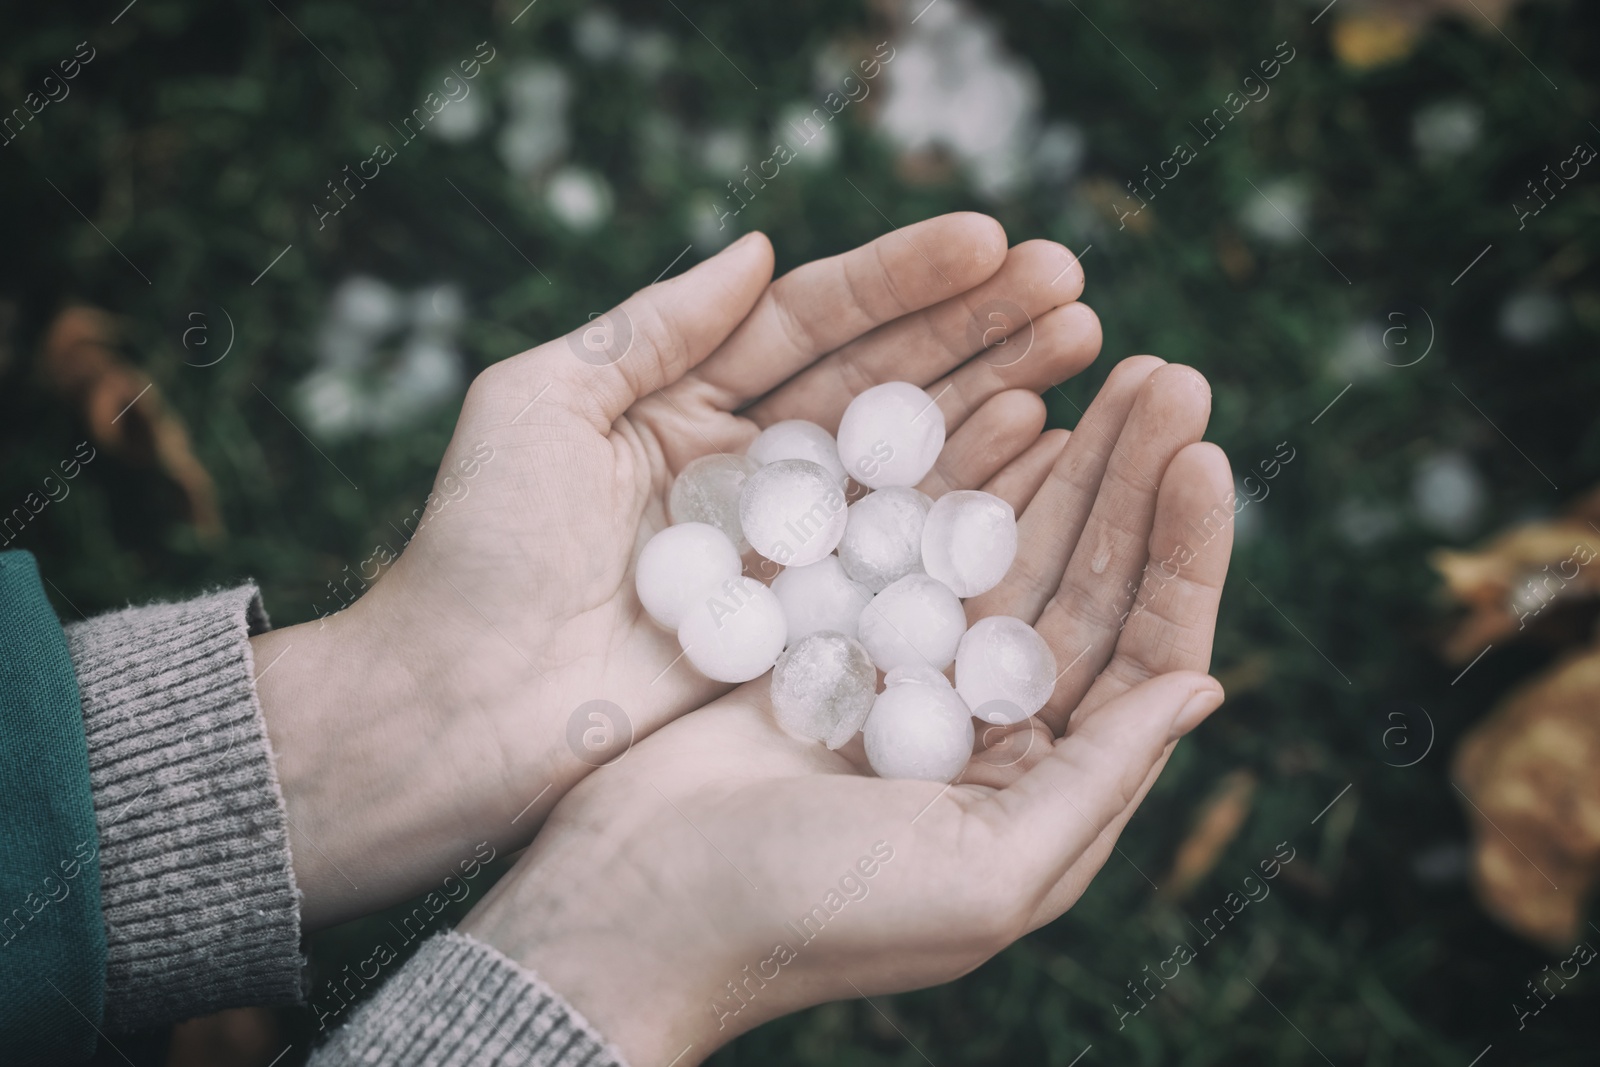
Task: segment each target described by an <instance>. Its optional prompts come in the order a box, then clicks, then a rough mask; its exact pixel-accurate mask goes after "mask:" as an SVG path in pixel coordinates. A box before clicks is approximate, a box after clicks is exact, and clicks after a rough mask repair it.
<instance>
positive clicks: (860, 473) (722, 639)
mask: <svg viewBox="0 0 1600 1067" xmlns="http://www.w3.org/2000/svg"><path fill="white" fill-rule="evenodd" d="M943 447H944V417H943V415H942V414H941V413H940V412H939V410H938V408H937V407H935V406H934V401H933V398H932V397H930V396H929V395H928V394H927V393H926V392H924V391H923V390H921V389H919V388H917V387H916V386H914V385H911V384H909V383H907V382H886V383H885V384H883V385H877V386H874V387H872V388H871V389H868V390H867V391H866V392H864V393H862V394H861V395H860V396H857V397H856V398H855V399H854V400H852V401H851V402H850V406H849V407H848V408H847V409H846V410H845V413H844V418H843V419H842V420H841V421H840V423H839V437H838V440H837V441H835V439H834V438H833V436H832V435H830V434H829V433H828V431H826V430H824V429H823V428H822V427H821V426H818V425H817V424H815V423H812V422H806V421H803V420H799V419H794V420H789V421H787V422H780V423H776V424H775V425H772V426H769V427H768V428H767V429H766V430H765V431H763V432H762V433H761V435H760V436H759V437H757V438H756V440H755V442H754V443H753V444H751V446H750V449H749V452H748V454H746V455H744V456H728V455H715V456H705V457H702V458H700V459H697V460H695V461H694V462H692V463H690V464H689V465H688V466H686V467H685V468H684V469H683V471H682V473H680V474H679V475H678V478H677V480H676V481H675V482H674V483H673V485H672V493H671V496H670V498H669V500H668V507H669V510H670V512H671V515H672V520H673V522H674V524H675V525H672V526H669V527H667V528H666V529H665V530H662V531H661V532H660V533H658V534H656V535H655V536H654V537H652V538H651V539H650V541H649V542H648V543H647V544H646V545H645V546H644V550H643V551H642V552H641V553H640V555H639V562H638V566H637V570H636V577H635V580H636V583H637V588H638V592H639V600H640V602H641V603H642V604H643V605H644V608H645V610H646V611H647V612H649V613H650V617H651V618H653V619H655V621H656V622H658V623H660V624H661V625H662V626H665V627H668V628H669V629H673V630H676V631H677V634H678V643H679V644H680V645H681V646H682V647H683V653H684V656H685V657H686V658H687V659H688V660H689V662H690V663H692V664H694V666H695V667H696V668H697V669H698V670H699V671H700V672H701V673H702V674H704V675H706V676H707V677H709V678H713V679H715V680H717V681H721V682H746V681H749V680H751V679H753V678H758V677H760V676H761V675H762V674H764V673H766V672H767V671H768V670H771V671H772V706H773V710H774V711H775V712H776V714H777V718H778V722H779V724H780V725H781V726H782V727H783V728H784V729H785V730H787V731H788V732H789V733H791V734H794V735H796V736H798V737H803V738H807V739H810V740H814V741H820V742H822V743H824V744H826V745H827V746H828V747H829V748H830V749H837V748H839V747H840V746H842V745H844V744H845V743H846V742H848V741H849V740H850V739H851V738H852V737H854V736H855V734H856V732H857V731H863V732H864V733H865V735H866V736H865V741H866V751H867V761H868V762H869V763H870V764H871V765H872V769H873V770H874V771H876V772H877V773H878V774H879V775H881V776H882V777H885V778H923V779H931V780H934V781H944V782H948V781H950V780H952V779H953V778H955V776H956V775H957V774H959V773H960V772H961V769H962V768H963V767H965V766H966V765H967V761H968V760H969V759H970V758H971V756H972V749H973V739H974V728H973V718H974V717H977V718H979V719H982V720H983V721H985V722H989V723H995V724H999V725H1009V724H1012V723H1018V722H1021V721H1022V720H1023V719H1026V718H1027V717H1028V716H1030V715H1032V714H1034V713H1035V712H1037V711H1038V710H1039V709H1040V708H1042V707H1043V706H1044V704H1045V701H1046V700H1048V699H1049V698H1050V693H1051V691H1052V690H1053V689H1054V688H1055V678H1056V664H1055V656H1054V655H1053V654H1052V653H1051V651H1050V647H1049V646H1048V645H1047V644H1045V641H1044V639H1043V638H1041V637H1040V636H1039V635H1038V634H1037V633H1036V632H1035V631H1034V629H1033V627H1031V626H1029V625H1028V624H1027V623H1025V622H1023V621H1022V620H1021V619H1016V618H1011V617H1009V616H1004V615H993V616H990V617H988V618H985V619H983V620H981V621H979V622H978V623H977V624H976V625H974V626H972V627H971V628H968V626H967V616H966V611H965V609H964V608H963V607H962V605H961V600H962V598H964V597H974V596H977V595H979V594H980V593H985V592H987V591H988V590H990V589H993V588H994V587H995V586H997V585H999V584H1000V581H1001V579H1002V578H1004V577H1005V575H1006V571H1007V570H1008V569H1010V567H1011V562H1012V560H1013V559H1014V558H1015V557H1016V554H1017V522H1016V516H1015V515H1014V514H1013V512H1012V509H1011V505H1009V504H1007V503H1006V502H1005V501H1004V500H1001V499H1000V498H999V497H997V496H994V495H992V494H990V493H982V492H977V491H973V490H965V489H963V490H957V491H955V492H951V493H946V494H945V495H944V496H942V497H940V498H939V499H938V500H932V499H929V498H928V497H927V496H926V495H924V494H923V493H920V492H918V491H917V490H916V489H914V488H912V486H914V485H916V484H917V483H918V482H920V481H922V479H923V478H924V477H925V476H926V475H927V473H928V471H930V470H931V469H932V468H933V465H934V462H935V461H936V460H937V459H938V458H939V451H940V449H942V448H943ZM852 477H853V478H854V479H855V480H856V481H857V482H858V483H860V484H861V485H862V486H864V487H866V488H867V489H869V490H871V491H870V492H868V493H867V494H866V495H865V496H862V497H861V498H860V499H858V500H856V501H855V503H853V504H848V505H847V502H846V496H845V493H846V489H847V487H848V484H849V480H850V478H852ZM751 550H754V551H755V552H756V553H759V554H760V555H761V556H763V557H765V558H766V559H767V560H770V561H771V562H772V563H776V564H780V565H781V566H782V568H783V570H782V572H781V573H779V574H778V575H777V577H776V578H775V579H773V582H772V585H771V587H770V588H769V587H767V586H765V585H763V584H762V583H761V582H759V581H757V580H756V579H755V578H753V577H750V576H748V575H745V574H744V573H743V571H744V565H743V556H744V554H745V553H747V552H749V551H751ZM769 569H770V568H766V567H763V568H762V570H763V571H765V570H769ZM952 665H954V667H955V684H954V686H952V685H951V683H950V680H949V678H948V677H947V674H946V672H947V671H949V669H950V668H951V666H952ZM880 671H882V672H883V674H884V677H883V685H884V688H883V690H882V691H881V692H880V691H879V689H878V673H879V672H880Z"/></svg>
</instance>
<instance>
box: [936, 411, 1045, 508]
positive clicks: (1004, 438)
mask: <svg viewBox="0 0 1600 1067" xmlns="http://www.w3.org/2000/svg"><path fill="white" fill-rule="evenodd" d="M1045 414H1046V412H1045V407H1044V401H1043V400H1040V399H1039V394H1038V393H1030V392H1028V391H1027V390H1026V389H1011V390H1007V391H1006V392H1003V393H999V394H996V395H995V396H993V397H990V398H989V401H988V403H986V404H984V405H983V407H981V408H980V409H978V411H977V412H976V413H975V414H974V415H973V416H972V418H970V419H968V420H967V421H966V422H965V423H964V424H963V425H962V426H961V428H960V429H959V430H957V431H956V432H955V434H954V435H952V436H951V438H950V440H949V441H947V442H946V443H945V446H944V449H943V450H942V451H941V452H940V453H939V458H938V459H937V460H936V461H934V464H933V470H931V471H929V472H928V476H927V477H926V478H924V479H923V480H922V483H921V484H920V485H918V486H917V488H918V489H920V490H922V491H923V492H924V493H927V494H928V495H929V496H931V497H933V498H934V499H935V500H937V499H938V498H939V497H941V496H943V495H944V494H946V493H948V492H950V491H951V490H952V489H976V488H977V487H978V486H980V485H982V484H983V483H984V482H986V481H988V480H989V479H990V478H993V477H994V476H995V475H996V474H997V473H998V472H999V471H1000V470H1001V469H1002V468H1003V467H1005V465H1006V464H1007V463H1010V462H1011V461H1012V460H1013V459H1016V458H1018V457H1020V456H1021V455H1022V454H1023V453H1024V452H1025V451H1026V450H1027V448H1028V446H1029V445H1030V444H1032V443H1033V442H1034V441H1036V440H1038V437H1039V432H1040V431H1041V430H1043V429H1044V420H1045Z"/></svg>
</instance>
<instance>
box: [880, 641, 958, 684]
mask: <svg viewBox="0 0 1600 1067" xmlns="http://www.w3.org/2000/svg"><path fill="white" fill-rule="evenodd" d="M959 651H960V650H959V649H957V652H958V654H959ZM883 684H884V686H885V687H886V688H887V687H889V686H896V685H936V686H939V687H941V688H944V689H949V688H951V685H950V679H948V678H946V677H945V676H944V674H943V673H941V672H939V671H936V670H934V669H933V668H932V667H917V666H911V665H907V666H904V667H896V668H895V669H894V670H892V671H890V672H888V673H887V674H885V675H884V676H883Z"/></svg>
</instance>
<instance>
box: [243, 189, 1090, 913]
mask: <svg viewBox="0 0 1600 1067" xmlns="http://www.w3.org/2000/svg"><path fill="white" fill-rule="evenodd" d="M772 262H773V252H772V249H771V246H770V244H769V243H768V242H767V240H766V238H765V237H764V236H762V235H760V234H752V235H750V236H749V237H747V238H745V239H744V240H742V241H740V242H738V243H736V244H734V245H733V246H730V247H729V248H728V249H725V250H724V251H723V252H722V253H721V254H719V255H717V256H714V257H712V258H711V259H709V260H707V261H705V262H703V263H701V264H700V265H698V266H697V267H695V268H693V269H692V270H689V271H687V272H686V273H685V274H683V275H681V276H679V277H676V278H673V279H669V280H667V281H664V282H661V283H658V284H656V285H653V286H651V287H649V288H648V289H645V290H642V291H641V292H639V293H637V294H635V295H634V296H632V297H630V298H629V299H628V300H627V301H625V302H624V303H623V304H622V305H621V308H620V311H614V312H612V313H611V317H612V319H613V321H616V320H619V319H623V318H625V319H626V321H628V322H629V323H631V326H632V336H633V341H632V346H631V348H630V349H628V351H627V354H626V356H625V357H623V358H621V359H620V360H618V361H617V362H615V363H613V364H611V365H609V366H603V367H596V366H593V365H591V364H589V363H586V362H584V361H583V360H580V359H578V358H577V357H576V356H575V355H574V350H573V347H572V346H571V345H570V344H569V338H558V339H556V340H554V341H551V342H549V343H547V344H544V345H541V346H539V347H537V348H534V349H531V350H529V351H527V352H524V353H522V354H521V355H518V356H514V357H512V358H510V359H507V360H505V361H503V362H501V363H499V364H496V365H495V366H493V367H491V368H489V369H488V370H486V371H484V372H483V373H482V374H480V375H479V376H478V378H477V380H476V381H474V383H473V385H472V387H471V389H470V390H469V392H468V395H467V397H466V400H465V403H464V404H463V408H462V412H461V417H460V419H459V421H458V423H457V426H456V431H455V435H454V437H453V439H452V441H451V443H450V445H449V447H448V449H447V451H446V454H445V457H444V461H443V463H442V464H441V467H440V476H439V478H438V479H437V480H436V482H435V486H434V491H435V493H436V494H437V495H438V496H439V497H443V498H448V499H449V501H450V502H449V503H448V504H446V505H445V506H443V507H442V508H438V509H437V510H436V512H435V513H434V514H433V515H432V516H431V517H430V518H428V519H427V521H426V522H425V523H423V524H422V526H421V528H420V529H419V530H418V532H417V533H416V535H415V536H414V537H413V538H412V540H411V541H410V543H409V544H408V545H406V547H405V550H404V552H403V554H402V555H401V556H400V558H399V560H398V561H396V562H394V563H393V564H392V565H390V566H388V567H387V568H386V570H385V571H384V573H383V574H382V575H381V576H380V577H379V578H378V579H377V580H376V582H375V584H373V585H372V586H371V588H370V589H367V590H366V591H365V593H364V595H362V596H361V597H360V599H359V600H357V601H356V602H355V603H354V604H353V605H351V606H350V607H348V608H346V609H345V610H343V611H340V612H338V613H336V614H333V615H330V616H329V617H327V618H325V619H321V620H318V621H314V622H311V623H306V624H303V625H299V626H293V627H289V628H286V629H283V630H275V631H271V632H269V633H266V634H262V635H260V636H257V637H255V638H253V639H252V641H251V644H252V647H253V653H254V658H255V671H256V675H257V689H258V693H259V696H260V701H261V706H262V711H263V715H264V717H265V720H266V724H267V731H268V735H269V737H270V740H271V742H272V748H273V751H274V755H275V757H276V770H277V773H278V777H279V781H280V784H281V786H282V789H283V792H284V796H285V802H286V806H287V810H288V816H289V822H290V838H289V843H290V849H291V853H292V858H293V864H294V871H295V877H296V881H297V883H298V885H299V888H300V889H301V891H302V893H303V907H302V919H303V922H304V924H305V926H306V928H307V929H315V928H317V927H320V926H325V925H328V924H330V923H334V922H338V921H342V920H344V919H347V918H351V917H354V916H357V915H361V914H366V913H368V912H370V911H372V910H375V909H377V908H379V907H382V906H385V905H387V904H391V903H394V902H397V901H400V900H403V899H406V898H407V897H409V896H411V895H414V894H415V893H417V892H420V891H422V890H424V889H425V888H428V887H430V886H432V885H433V884H435V883H436V882H437V879H438V877H439V873H438V872H440V871H449V870H452V869H453V868H454V867H455V865H456V863H457V862H458V861H459V860H460V859H462V857H464V856H470V855H471V854H472V850H473V848H474V847H475V846H476V845H477V844H478V843H479V842H482V841H485V840H487V841H488V842H489V843H491V844H492V845H493V846H494V847H496V848H497V849H498V850H500V851H502V852H504V851H509V850H511V849H514V848H517V847H521V846H522V845H525V844H526V843H527V842H528V840H529V839H530V838H531V837H532V835H533V833H534V831H535V830H537V829H538V828H539V826H540V825H541V823H543V821H544V820H545V818H546V817H547V816H548V815H549V813H550V812H551V811H552V809H553V808H554V807H555V805H556V803H557V802H558V801H559V800H560V799H561V798H562V796H564V795H565V794H566V793H567V792H568V790H570V789H571V788H572V787H573V786H574V785H575V784H576V783H578V782H579V781H580V780H582V779H583V778H584V776H585V775H587V774H589V772H590V771H591V770H592V768H591V767H589V766H588V765H587V764H585V763H584V762H582V761H580V760H579V759H578V758H577V756H576V755H575V754H574V752H573V750H572V749H571V748H570V747H569V745H568V741H567V731H568V722H569V719H570V718H571V717H572V715H573V713H574V711H575V710H576V709H577V708H579V706H580V705H582V704H584V703H586V702H588V701H591V700H596V699H603V700H608V701H612V702H614V703H615V704H617V705H619V706H620V707H621V708H622V709H624V712H625V714H626V715H627V717H628V719H629V722H630V723H631V727H632V736H633V738H634V739H635V740H638V739H640V738H643V737H645V736H646V735H648V734H650V733H651V732H653V731H655V730H657V729H659V728H660V727H662V726H664V725H665V724H667V723H669V722H672V721H673V720H674V719H676V718H678V717H679V716H681V715H683V714H684V713H686V712H688V711H690V710H691V709H694V708H698V707H700V706H701V705H703V704H705V703H706V702H707V701H711V700H714V699H716V698H717V697H719V696H721V695H723V694H724V693H725V692H726V691H727V689H728V687H727V686H725V685H720V684H717V683H712V682H709V681H708V680H706V679H704V678H702V677H700V676H699V675H698V674H697V673H696V672H694V671H693V670H691V669H689V668H688V667H687V666H686V665H684V664H675V662H674V661H676V660H677V658H678V656H679V653H680V651H681V650H680V649H679V647H678V645H677V641H676V640H675V638H674V636H673V635H672V634H670V633H667V632H666V631H664V630H662V629H660V628H658V627H656V626H655V625H654V624H653V623H651V622H650V620H649V619H648V617H647V616H645V614H644V613H643V611H642V610H641V609H640V607H639V604H638V601H637V598H636V596H635V595H634V592H633V587H632V574H631V561H632V560H633V558H634V557H635V556H636V555H637V553H638V550H639V548H640V547H641V546H642V544H643V543H644V541H646V540H647V539H648V538H649V537H650V535H651V534H653V533H654V532H655V531H656V530H658V529H660V528H661V527H662V526H664V525H665V524H666V523H667V521H668V519H667V514H666V507H665V499H666V494H667V491H668V489H669V488H670V486H671V482H672V479H673V477H674V476H675V474H676V473H677V472H678V471H679V470H681V469H682V468H683V466H684V465H685V464H687V463H688V462H689V461H690V460H693V459H695V458H697V457H699V456H702V455H706V454H708V453H711V452H713V451H717V450H721V451H727V452H730V453H732V452H739V451H742V450H743V448H744V447H745V446H746V445H748V443H749V442H750V440H752V439H753V438H754V437H755V435H756V434H757V433H758V432H759V430H760V428H761V427H763V426H766V425H769V424H770V423H772V422H775V421H778V420H780V419H785V418H808V419H812V420H814V421H816V422H819V423H821V424H822V425H824V426H827V427H829V428H830V429H831V428H833V427H834V426H836V425H837V423H838V419H839V415H840V414H841V413H842V411H843V409H844V406H845V404H847V403H848V401H849V399H850V398H851V397H852V396H853V395H854V394H855V393H857V392H859V391H860V390H861V389H863V388H866V387H867V386H868V385H871V384H875V383H876V382H878V381H884V380H891V379H899V380H908V381H912V382H915V383H917V384H919V385H922V386H923V387H924V388H926V389H927V390H928V391H929V392H930V394H931V395H933V396H935V397H936V398H937V401H936V402H937V405H938V408H939V411H940V413H941V414H942V415H943V416H944V418H945V423H946V429H947V433H948V434H949V442H950V443H949V444H948V445H947V447H946V453H947V455H946V456H945V457H942V458H941V461H940V466H939V468H937V469H936V471H935V472H934V474H932V475H930V482H929V483H926V484H927V485H928V487H929V488H930V489H931V490H932V491H936V492H943V491H945V490H947V489H948V488H953V487H967V486H974V485H978V484H981V483H982V482H983V481H984V480H987V479H988V478H989V477H991V476H993V475H994V473H995V472H996V471H998V470H999V469H1000V468H1001V467H1002V466H1003V465H1004V464H1005V463H1006V461H1008V460H1010V459H1011V458H1012V457H1014V456H1016V455H1017V454H1019V453H1022V452H1023V451H1024V450H1025V449H1027V448H1029V446H1030V445H1031V444H1032V443H1033V442H1034V441H1035V440H1036V439H1037V435H1038V433H1039V430H1040V428H1041V427H1042V425H1043V418H1044V410H1043V405H1042V403H1040V402H1039V400H1038V399H1037V397H1036V396H1034V397H1029V396H1027V395H1026V394H1027V393H1037V392H1039V391H1040V390H1042V389H1045V388H1047V387H1048V386H1049V385H1051V384H1054V383H1056V382H1059V381H1061V380H1064V379H1066V378H1068V377H1070V376H1071V375H1073V374H1075V373H1077V372H1078V371H1079V370H1081V369H1082V368H1083V367H1084V366H1086V365H1087V364H1088V363H1089V362H1090V361H1091V360H1092V359H1093V358H1094V355H1095V353H1096V352H1097V351H1098V348H1099V343H1100V331H1099V323H1098V321H1097V320H1096V319H1095V317H1094V314H1093V312H1092V311H1090V310H1089V309H1088V308H1087V307H1085V306H1084V305H1082V304H1079V303H1077V297H1078V295H1079V294H1080V293H1081V291H1082V287H1083V273H1082V271H1081V269H1080V268H1079V266H1078V265H1077V261H1076V257H1074V256H1073V255H1072V254H1071V253H1070V252H1068V251H1067V250H1066V249H1065V248H1063V247H1062V246H1060V245H1057V244H1054V243H1052V242H1048V241H1029V242H1025V243H1023V244H1021V245H1018V246H1017V247H1015V248H1011V249H1009V250H1008V249H1007V248H1006V241H1005V234H1004V232H1003V231H1002V230H1001V228H1000V226H999V224H998V223H996V222H995V221H994V220H993V219H989V218H987V217H984V216H981V215H974V214H955V215H947V216H942V217H940V218H936V219H931V220H928V221H926V222H922V223H918V224H916V225H913V226H909V227H906V228H905V229H902V230H897V231H894V232H893V233H890V234H887V235H885V236H883V237H881V238H879V239H877V240H876V241H873V242H871V243H869V244H867V245H865V246H863V247H862V248H859V249H856V250H854V251H851V252H847V253H844V254H843V255H840V256H835V257H833V258H831V259H826V260H819V261H817V262H814V263H810V264H807V265H805V266H802V267H799V268H797V269H795V270H794V271H791V272H790V273H788V274H787V275H785V276H783V277H782V278H779V279H777V280H776V281H773V280H771V272H772ZM1000 298H1003V299H1005V300H1008V301H1010V302H1011V304H1013V305H1015V306H1017V307H1019V308H1020V309H1021V310H1022V311H1023V312H1024V314H1025V315H1026V316H1027V317H1028V318H1029V319H1030V320H1031V321H1032V324H1033V326H1032V328H1033V334H1034V340H1033V344H1032V347H1031V350H1030V351H1029V352H1028V354H1027V355H1026V357H1025V358H1021V359H1014V357H1012V356H1011V355H1010V354H1009V353H1008V360H1009V362H1007V365H1005V366H993V365H990V364H989V363H987V362H985V361H984V360H983V359H981V358H978V359H974V358H973V356H974V352H973V348H972V342H971V340H970V330H969V327H970V324H971V320H972V319H973V316H974V314H975V313H976V312H977V311H978V309H979V308H980V307H981V306H982V305H983V304H984V303H985V302H986V301H989V300H993V299H1000ZM1017 325H1019V326H1022V325H1025V324H1023V323H1018V324H1017ZM841 382H842V383H845V384H846V385H847V386H848V388H839V384H840V383H841ZM485 456H489V457H490V458H488V459H484V458H483V457H485ZM474 461H476V462H477V463H478V466H477V467H476V469H475V472H474V473H473V474H472V475H471V476H470V477H468V476H466V475H464V474H462V473H460V472H461V470H462V466H461V465H462V464H464V463H471V462H474ZM574 545H580V546H582V551H581V552H577V553H574V552H573V550H572V546H574ZM354 570H355V568H354V567H352V571H351V573H354ZM367 573H368V574H370V573H371V569H370V568H368V570H367Z"/></svg>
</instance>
